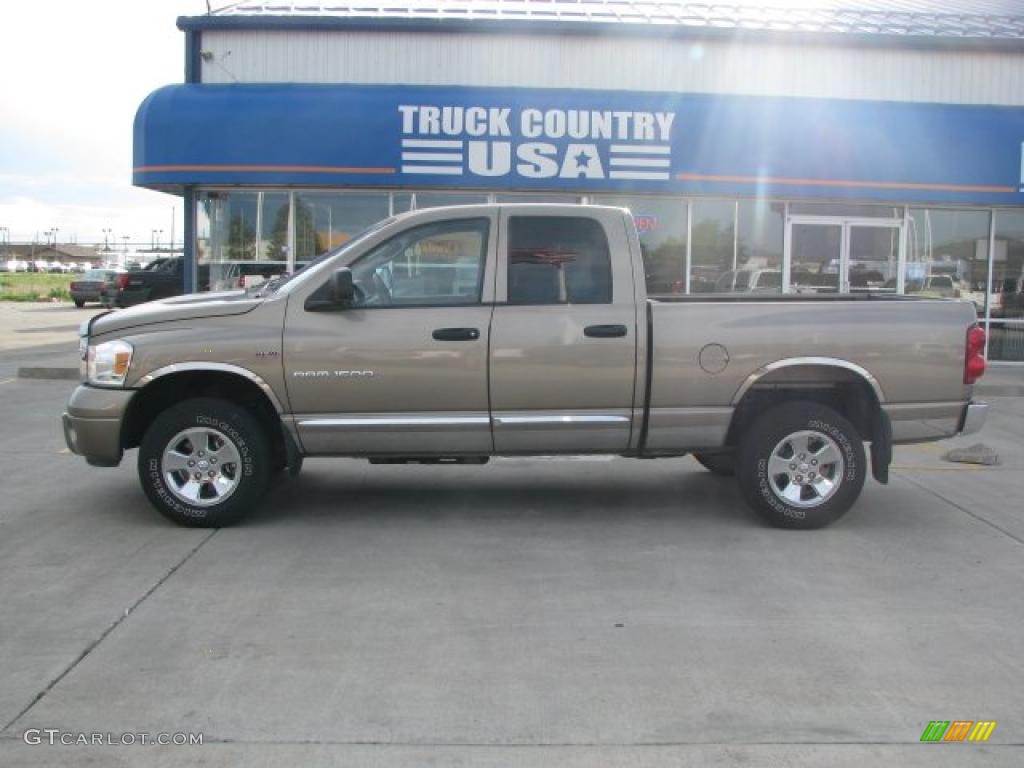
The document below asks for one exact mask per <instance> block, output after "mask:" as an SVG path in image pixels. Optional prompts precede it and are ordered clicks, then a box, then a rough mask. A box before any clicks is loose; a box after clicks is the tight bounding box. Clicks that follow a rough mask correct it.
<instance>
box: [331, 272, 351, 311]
mask: <svg viewBox="0 0 1024 768" xmlns="http://www.w3.org/2000/svg"><path fill="white" fill-rule="evenodd" d="M329 290H330V298H331V300H332V301H333V302H334V303H335V304H351V303H352V302H353V301H354V300H355V297H356V286H355V283H353V282H352V270H351V269H349V268H348V267H342V268H341V269H339V270H336V271H335V272H334V274H333V275H331V282H330V289H329Z"/></svg>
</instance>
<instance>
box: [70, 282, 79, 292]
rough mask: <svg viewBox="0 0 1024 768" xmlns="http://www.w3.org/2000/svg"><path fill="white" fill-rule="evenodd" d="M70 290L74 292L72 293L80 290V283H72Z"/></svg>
mask: <svg viewBox="0 0 1024 768" xmlns="http://www.w3.org/2000/svg"><path fill="white" fill-rule="evenodd" d="M69 289H70V290H72V291H77V290H78V283H72V284H71V285H70V287H69Z"/></svg>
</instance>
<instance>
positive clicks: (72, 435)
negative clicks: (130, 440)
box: [62, 385, 135, 467]
mask: <svg viewBox="0 0 1024 768" xmlns="http://www.w3.org/2000/svg"><path fill="white" fill-rule="evenodd" d="M134 396H135V390H132V389H101V388H99V387H89V386H85V385H82V386H80V387H78V388H77V389H76V390H75V391H74V392H73V393H72V394H71V399H70V400H69V401H68V409H67V411H66V412H65V413H64V416H63V418H62V421H63V423H64V442H66V443H67V446H68V449H69V450H70V451H71V452H72V453H76V454H78V455H79V456H84V457H85V460H86V461H87V462H89V463H90V464H92V465H93V466H97V467H116V466H117V465H118V464H120V463H121V457H122V456H123V455H124V450H123V449H122V448H121V425H122V424H123V423H124V416H125V412H126V411H127V410H128V405H129V403H131V400H132V398H133V397H134Z"/></svg>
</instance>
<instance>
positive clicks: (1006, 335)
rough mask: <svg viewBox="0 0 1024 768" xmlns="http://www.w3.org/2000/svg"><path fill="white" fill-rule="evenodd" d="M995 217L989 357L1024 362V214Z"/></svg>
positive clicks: (1001, 212) (1017, 213) (1002, 212)
mask: <svg viewBox="0 0 1024 768" xmlns="http://www.w3.org/2000/svg"><path fill="white" fill-rule="evenodd" d="M995 217H996V219H995V247H994V248H993V250H992V278H991V286H992V295H991V309H990V314H991V317H992V322H991V324H990V325H989V340H988V356H989V359H990V360H1013V361H1017V362H1020V361H1024V211H996V213H995ZM985 256H986V258H987V257H988V251H987V249H986V250H985Z"/></svg>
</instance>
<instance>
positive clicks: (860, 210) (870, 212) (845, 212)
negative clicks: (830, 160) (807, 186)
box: [789, 202, 903, 219]
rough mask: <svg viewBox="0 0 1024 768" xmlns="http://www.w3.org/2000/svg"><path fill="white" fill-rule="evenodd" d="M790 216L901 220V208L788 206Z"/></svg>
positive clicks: (882, 206) (832, 205) (829, 204)
mask: <svg viewBox="0 0 1024 768" xmlns="http://www.w3.org/2000/svg"><path fill="white" fill-rule="evenodd" d="M789 213H790V215H792V216H842V217H843V218H860V219H902V218H903V206H900V205H862V204H859V203H807V202H796V203H790V204H789Z"/></svg>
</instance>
